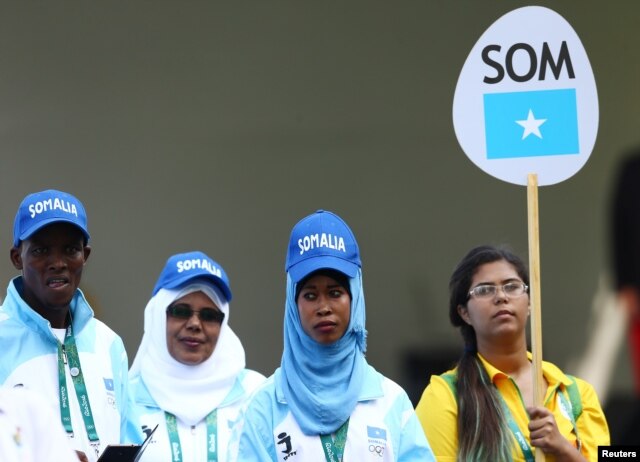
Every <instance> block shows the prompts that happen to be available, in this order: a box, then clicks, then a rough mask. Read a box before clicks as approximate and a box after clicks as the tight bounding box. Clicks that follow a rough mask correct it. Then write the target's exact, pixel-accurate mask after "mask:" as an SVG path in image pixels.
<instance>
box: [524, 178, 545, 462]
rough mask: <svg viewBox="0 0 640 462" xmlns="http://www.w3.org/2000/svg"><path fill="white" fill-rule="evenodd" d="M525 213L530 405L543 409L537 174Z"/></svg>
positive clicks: (531, 181) (539, 453)
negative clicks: (527, 238) (529, 343)
mask: <svg viewBox="0 0 640 462" xmlns="http://www.w3.org/2000/svg"><path fill="white" fill-rule="evenodd" d="M527 214H528V228H529V285H530V287H529V297H530V298H529V300H530V302H529V303H530V307H531V353H532V356H533V362H532V366H533V400H534V402H533V404H534V406H542V403H543V401H544V395H543V393H544V382H543V377H542V314H541V309H542V306H541V305H542V304H541V303H540V229H539V227H538V175H537V174H535V173H529V175H527ZM535 457H536V462H544V460H545V456H544V452H542V451H538V450H536V451H535Z"/></svg>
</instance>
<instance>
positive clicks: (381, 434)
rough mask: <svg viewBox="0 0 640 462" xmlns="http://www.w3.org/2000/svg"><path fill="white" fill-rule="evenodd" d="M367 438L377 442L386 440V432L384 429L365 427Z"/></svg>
mask: <svg viewBox="0 0 640 462" xmlns="http://www.w3.org/2000/svg"><path fill="white" fill-rule="evenodd" d="M367 436H368V437H369V438H374V439H377V440H385V441H386V440H387V431H386V430H385V429H384V428H378V427H370V426H368V425H367Z"/></svg>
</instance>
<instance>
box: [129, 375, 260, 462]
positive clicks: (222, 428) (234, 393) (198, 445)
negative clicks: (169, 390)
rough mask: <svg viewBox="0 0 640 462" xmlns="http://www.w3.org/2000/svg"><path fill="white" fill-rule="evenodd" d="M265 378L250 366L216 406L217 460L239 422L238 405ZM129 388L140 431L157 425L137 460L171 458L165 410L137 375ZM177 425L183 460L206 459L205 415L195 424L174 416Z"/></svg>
mask: <svg viewBox="0 0 640 462" xmlns="http://www.w3.org/2000/svg"><path fill="white" fill-rule="evenodd" d="M264 381H265V377H264V376H263V375H262V374H260V373H258V372H256V371H252V370H250V369H245V370H243V371H242V372H241V373H240V374H239V375H238V377H237V378H236V382H235V384H234V385H233V388H232V389H231V391H230V392H229V394H228V395H227V397H226V398H225V399H224V401H223V402H222V403H220V405H219V406H218V412H217V435H216V439H215V441H216V447H217V451H218V453H219V457H218V461H219V462H225V461H226V460H227V459H226V457H225V456H224V454H225V453H226V452H227V446H228V443H229V438H230V437H231V431H232V429H233V426H234V425H236V423H237V422H238V417H239V414H240V409H241V407H242V406H243V405H244V404H246V401H247V399H248V398H249V395H250V394H251V392H252V391H253V390H254V389H255V388H256V387H258V386H259V385H260V384H262V383H263V382H264ZM129 390H130V393H131V398H132V399H133V401H134V402H135V404H134V406H135V408H136V414H137V415H138V416H139V419H140V425H142V429H141V431H142V432H144V433H145V434H147V433H148V432H150V431H151V430H153V428H155V426H156V425H159V426H158V429H157V430H156V431H155V433H154V434H153V436H152V437H151V441H149V445H148V446H147V448H146V450H145V452H144V454H143V455H142V457H141V458H140V461H141V462H144V461H149V462H161V461H171V460H174V459H173V458H172V447H171V443H170V441H169V434H168V432H167V423H166V419H165V413H164V411H163V410H162V409H160V407H159V406H158V404H156V402H155V401H154V399H153V397H152V396H151V394H150V393H149V390H148V389H147V387H146V385H145V384H144V381H143V380H142V378H141V377H140V376H136V377H135V378H133V379H132V380H131V383H130V389H129ZM180 393H182V391H181V390H176V400H177V401H178V402H180ZM206 405H207V403H202V406H203V407H205V406H206ZM177 426H178V435H179V437H180V446H181V448H182V454H181V456H182V460H188V461H206V460H207V444H208V441H207V425H206V422H205V419H203V420H202V421H201V422H199V423H198V424H197V425H195V426H194V427H190V426H188V425H187V424H185V423H184V422H183V421H181V420H180V419H177Z"/></svg>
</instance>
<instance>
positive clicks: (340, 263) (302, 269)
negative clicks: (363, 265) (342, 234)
mask: <svg viewBox="0 0 640 462" xmlns="http://www.w3.org/2000/svg"><path fill="white" fill-rule="evenodd" d="M321 269H332V270H336V271H340V272H341V273H344V274H346V275H347V276H348V277H350V278H352V277H355V275H356V274H357V273H358V265H356V264H355V263H351V262H350V261H347V260H343V259H342V258H337V257H332V256H328V255H325V256H322V257H312V258H308V259H306V260H302V261H301V262H299V263H296V264H295V265H293V266H292V267H290V268H289V276H291V280H292V281H293V282H294V283H298V282H299V281H300V280H301V279H304V278H305V277H306V276H308V275H309V274H311V273H313V272H314V271H317V270H321Z"/></svg>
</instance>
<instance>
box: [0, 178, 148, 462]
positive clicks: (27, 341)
mask: <svg viewBox="0 0 640 462" xmlns="http://www.w3.org/2000/svg"><path fill="white" fill-rule="evenodd" d="M88 242H89V232H88V228H87V215H86V212H85V209H84V207H83V205H82V203H81V202H80V201H79V200H78V199H77V198H76V197H74V196H72V195H71V194H68V193H66V192H62V191H57V190H46V191H41V192H37V193H33V194H29V195H28V196H27V197H25V198H24V200H23V201H22V203H21V204H20V207H19V208H18V212H17V214H16V218H15V223H14V228H13V247H12V248H11V251H10V258H11V262H12V263H13V266H14V267H15V268H16V269H17V270H18V271H20V272H21V275H20V276H17V277H15V278H14V279H12V280H11V281H10V283H9V287H8V288H7V295H6V297H5V300H4V303H3V305H2V306H1V307H0V351H2V356H1V357H0V384H2V385H3V386H6V387H25V388H28V389H31V390H34V391H36V392H38V393H40V394H41V395H43V396H44V397H45V398H46V400H47V401H48V402H50V403H52V405H53V406H54V408H55V410H56V414H57V415H58V417H59V419H60V420H61V422H62V425H63V426H64V429H65V430H66V433H67V436H68V438H69V440H70V443H71V446H72V447H74V448H75V449H76V451H77V452H78V455H79V457H80V459H81V460H88V461H90V462H93V461H96V460H97V458H98V455H99V454H100V453H101V452H102V450H103V449H104V448H105V447H106V446H107V445H108V444H118V443H121V442H125V441H128V440H130V439H131V440H133V441H134V442H137V441H138V440H139V439H140V438H139V436H138V435H137V434H136V432H135V429H136V428H135V427H136V425H135V422H130V421H129V419H128V418H127V412H126V409H127V384H128V380H127V368H128V360H127V355H126V352H125V349H124V345H123V342H122V339H121V338H120V337H119V336H118V335H117V334H115V333H114V332H113V331H112V330H111V329H109V328H108V327H107V326H106V325H105V324H103V323H102V322H101V321H98V320H97V319H95V318H94V317H93V310H92V309H91V307H90V306H89V303H88V302H87V300H86V299H85V297H84V295H83V293H82V291H81V290H80V289H79V288H78V286H79V285H80V279H81V277H82V270H83V268H84V265H85V263H86V261H87V258H89V255H90V253H91V247H90V246H89V245H88Z"/></svg>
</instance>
